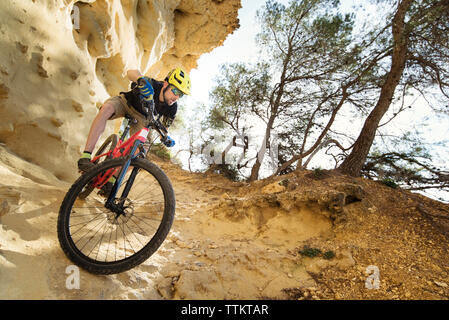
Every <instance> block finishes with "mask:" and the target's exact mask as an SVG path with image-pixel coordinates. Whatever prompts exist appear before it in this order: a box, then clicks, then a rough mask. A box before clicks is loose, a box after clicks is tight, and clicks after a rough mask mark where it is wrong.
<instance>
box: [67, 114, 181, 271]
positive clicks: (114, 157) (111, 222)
mask: <svg viewBox="0 0 449 320" xmlns="http://www.w3.org/2000/svg"><path fill="white" fill-rule="evenodd" d="M153 108H154V107H153V106H150V107H149V117H148V120H149V123H148V125H147V126H146V127H144V128H142V129H141V130H140V131H139V132H137V133H135V134H134V135H133V136H131V137H130V138H129V139H127V140H125V137H126V136H127V134H128V132H129V129H130V122H132V121H134V119H132V118H130V117H127V120H128V123H127V125H126V128H125V130H124V132H123V134H122V135H121V137H120V139H119V138H118V136H117V135H111V136H110V137H108V138H107V139H106V141H105V142H104V143H103V145H102V146H101V147H100V148H99V150H98V151H97V153H96V155H95V157H94V158H93V159H92V162H94V163H96V165H95V166H94V167H93V168H92V169H90V170H89V171H87V172H86V173H84V174H83V175H81V176H80V177H79V178H78V179H77V180H76V181H75V182H74V183H73V185H72V186H71V188H70V189H69V191H68V192H67V194H66V196H65V198H64V200H63V202H62V204H61V207H60V210H59V215H58V239H59V243H60V245H61V248H62V250H63V251H64V253H65V254H66V255H67V257H68V258H69V259H70V260H71V261H73V262H74V263H75V264H76V265H78V266H80V267H81V268H83V269H85V270H87V271H89V272H91V273H95V274H113V273H119V272H123V271H126V270H129V269H131V268H134V267H135V266H137V265H139V264H141V263H142V262H144V261H145V260H147V259H148V258H149V257H150V256H151V255H152V254H153V253H154V252H156V250H157V249H158V248H159V247H160V245H161V244H162V242H163V241H164V240H165V238H166V237H167V235H168V233H169V231H170V228H171V225H172V223H173V219H174V215H175V193H174V191H173V187H172V185H171V182H170V180H169V178H168V177H167V176H166V175H165V173H164V172H163V171H162V170H161V169H160V168H159V167H158V166H157V165H155V164H154V163H151V162H150V161H148V160H146V159H145V156H146V152H148V150H147V151H145V148H143V144H144V142H145V141H146V139H147V136H148V133H149V131H150V129H154V130H155V131H156V132H157V133H158V134H159V135H160V137H161V139H165V138H166V135H167V130H166V128H165V127H164V126H163V125H162V124H161V122H160V121H159V118H157V119H156V118H155V117H154V115H153ZM150 147H151V146H150ZM106 149H109V151H107V152H104V151H105V150H106ZM148 149H149V148H148ZM103 159H104V161H102V160H103ZM112 176H114V177H116V180H115V183H114V186H113V188H112V191H111V192H110V194H109V195H106V196H104V195H101V193H100V192H99V191H100V190H101V187H102V186H103V185H104V184H105V183H107V182H108V180H110V178H111V177H112Z"/></svg>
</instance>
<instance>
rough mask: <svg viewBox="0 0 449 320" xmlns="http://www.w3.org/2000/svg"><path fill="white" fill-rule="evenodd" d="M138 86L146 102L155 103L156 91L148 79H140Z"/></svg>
mask: <svg viewBox="0 0 449 320" xmlns="http://www.w3.org/2000/svg"><path fill="white" fill-rule="evenodd" d="M137 86H138V88H139V90H140V95H141V97H142V99H143V100H144V101H146V102H149V101H153V95H154V89H153V86H152V85H151V83H150V79H149V78H148V77H140V78H139V79H137Z"/></svg>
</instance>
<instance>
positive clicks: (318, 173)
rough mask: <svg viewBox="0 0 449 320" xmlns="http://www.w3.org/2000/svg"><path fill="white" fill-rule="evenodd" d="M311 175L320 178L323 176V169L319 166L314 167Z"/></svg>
mask: <svg viewBox="0 0 449 320" xmlns="http://www.w3.org/2000/svg"><path fill="white" fill-rule="evenodd" d="M313 176H314V177H315V178H317V179H318V178H321V177H323V176H324V171H323V169H321V168H319V167H318V168H315V169H313Z"/></svg>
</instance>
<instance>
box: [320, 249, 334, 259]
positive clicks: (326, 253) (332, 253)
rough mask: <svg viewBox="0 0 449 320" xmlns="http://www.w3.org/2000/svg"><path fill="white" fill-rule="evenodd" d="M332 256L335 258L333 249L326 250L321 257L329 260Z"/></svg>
mask: <svg viewBox="0 0 449 320" xmlns="http://www.w3.org/2000/svg"><path fill="white" fill-rule="evenodd" d="M333 258H335V252H334V251H332V250H330V251H326V252H325V253H323V259H326V260H331V259H333Z"/></svg>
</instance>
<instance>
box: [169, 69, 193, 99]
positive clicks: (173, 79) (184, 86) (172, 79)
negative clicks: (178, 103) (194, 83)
mask: <svg viewBox="0 0 449 320" xmlns="http://www.w3.org/2000/svg"><path fill="white" fill-rule="evenodd" d="M165 80H166V81H167V82H168V83H169V84H172V85H174V86H175V87H176V88H178V89H179V90H181V91H182V92H183V93H184V94H190V76H189V74H188V73H187V72H185V71H184V70H183V69H181V68H179V67H178V68H175V69H173V70H172V71H170V72H169V73H168V75H167V77H166V78H165Z"/></svg>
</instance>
